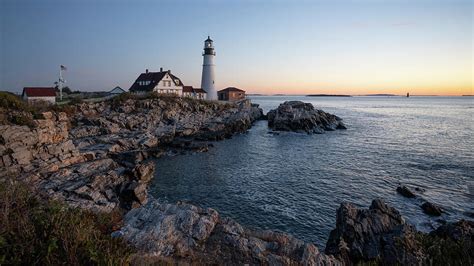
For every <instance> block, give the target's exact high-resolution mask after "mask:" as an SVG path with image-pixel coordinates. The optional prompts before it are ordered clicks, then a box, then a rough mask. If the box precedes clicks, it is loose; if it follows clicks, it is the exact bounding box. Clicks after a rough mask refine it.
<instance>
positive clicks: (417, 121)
mask: <svg viewBox="0 0 474 266" xmlns="http://www.w3.org/2000/svg"><path fill="white" fill-rule="evenodd" d="M252 100H253V102H254V103H259V104H260V105H261V107H262V108H263V109H264V111H265V112H267V111H269V110H270V109H272V108H276V107H277V106H278V105H279V104H280V103H282V102H284V101H286V100H302V101H305V102H311V103H312V104H313V105H314V106H315V107H317V108H321V109H323V110H325V111H327V112H330V113H333V114H336V115H338V116H340V117H341V118H343V120H344V122H345V123H346V124H347V126H348V130H345V131H335V132H327V133H326V134H322V135H306V134H298V133H281V134H280V135H272V134H268V131H269V130H268V128H267V124H266V121H260V122H257V123H256V124H255V125H254V127H252V129H250V130H249V132H248V133H246V134H242V135H238V136H235V137H234V138H232V139H229V140H225V141H221V142H217V143H215V147H214V148H212V149H211V150H210V151H209V152H207V153H198V154H189V155H179V156H173V157H165V158H162V159H160V160H158V161H157V168H156V169H157V170H156V176H155V179H154V181H153V184H152V186H151V189H150V190H151V194H152V195H153V196H155V197H156V198H159V199H161V200H163V201H168V202H175V201H177V200H186V201H189V202H192V203H195V204H198V205H201V206H204V207H212V208H215V209H217V210H218V211H219V212H220V213H221V215H223V216H229V217H232V218H234V219H235V220H237V221H238V222H240V223H241V224H244V225H247V226H250V227H253V228H260V229H272V230H280V231H284V232H288V233H291V234H293V235H295V236H296V237H298V238H300V239H303V240H305V241H310V242H314V243H317V244H318V245H319V246H320V247H324V246H325V242H326V240H327V237H328V234H329V231H330V230H331V229H333V228H334V226H335V219H336V208H337V207H338V206H339V204H340V203H341V202H343V201H350V202H353V203H355V204H356V205H358V206H361V207H368V206H369V205H370V202H371V201H372V200H373V199H375V198H384V199H385V200H386V201H387V202H388V203H390V204H392V205H393V206H395V207H396V208H397V209H398V210H400V212H401V213H402V214H403V215H404V216H405V217H406V219H407V220H408V221H409V222H410V223H412V224H414V225H416V227H417V228H418V229H420V230H425V231H426V230H430V229H431V228H432V227H436V226H438V225H439V224H438V222H437V221H436V219H438V218H431V217H428V216H427V215H425V214H423V212H422V210H421V209H420V205H421V203H422V202H423V200H428V201H431V202H434V203H437V204H439V205H441V206H442V207H443V208H444V209H445V210H446V211H447V214H444V215H443V216H442V219H445V220H448V221H452V220H457V219H460V218H465V219H473V218H472V216H471V218H470V217H469V213H471V215H472V213H473V212H474V136H473V133H474V98H471V97H411V98H404V97H351V98H329V97H327V98H324V97H318V98H310V97H296V96H294V97H291V96H290V97H289V96H285V97H276V96H275V97H253V98H252ZM400 183H401V184H406V185H409V186H411V187H419V188H421V189H423V190H424V192H423V193H421V192H418V194H420V196H421V198H418V199H407V198H403V197H402V196H400V195H398V194H397V193H396V191H395V189H396V187H397V185H399V184H400Z"/></svg>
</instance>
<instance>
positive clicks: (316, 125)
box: [267, 101, 346, 133]
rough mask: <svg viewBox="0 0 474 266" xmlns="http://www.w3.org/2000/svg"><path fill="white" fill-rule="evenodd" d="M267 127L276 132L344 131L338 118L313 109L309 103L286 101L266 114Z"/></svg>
mask: <svg viewBox="0 0 474 266" xmlns="http://www.w3.org/2000/svg"><path fill="white" fill-rule="evenodd" d="M267 119H268V126H269V127H270V128H271V129H273V130H277V131H296V132H306V133H324V131H333V130H336V129H346V126H345V125H344V123H343V122H342V119H341V118H339V117H338V116H335V115H332V114H329V113H326V112H324V111H322V110H317V109H314V106H313V105H312V104H310V103H304V102H301V101H288V102H284V103H282V104H280V106H278V108H277V109H274V110H271V111H270V112H268V114H267Z"/></svg>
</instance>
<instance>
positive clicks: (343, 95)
mask: <svg viewBox="0 0 474 266" xmlns="http://www.w3.org/2000/svg"><path fill="white" fill-rule="evenodd" d="M306 97H352V96H351V95H346V94H308V95H306Z"/></svg>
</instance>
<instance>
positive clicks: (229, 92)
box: [217, 87, 245, 102]
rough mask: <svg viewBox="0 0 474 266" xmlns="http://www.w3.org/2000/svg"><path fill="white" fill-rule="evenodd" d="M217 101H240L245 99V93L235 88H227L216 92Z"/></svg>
mask: <svg viewBox="0 0 474 266" xmlns="http://www.w3.org/2000/svg"><path fill="white" fill-rule="evenodd" d="M217 99H218V100H219V101H231V102H234V101H240V100H243V99H245V91H244V90H241V89H237V88H235V87H228V88H225V89H223V90H220V91H218V92H217Z"/></svg>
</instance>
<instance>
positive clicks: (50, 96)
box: [21, 87, 56, 104]
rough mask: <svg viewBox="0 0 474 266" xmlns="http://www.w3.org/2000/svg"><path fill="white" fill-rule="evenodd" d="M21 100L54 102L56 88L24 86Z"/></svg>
mask: <svg viewBox="0 0 474 266" xmlns="http://www.w3.org/2000/svg"><path fill="white" fill-rule="evenodd" d="M21 97H22V98H23V100H25V101H28V102H39V101H42V102H48V103H51V104H55V103H56V89H55V88H53V87H25V88H23V93H22V94H21Z"/></svg>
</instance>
